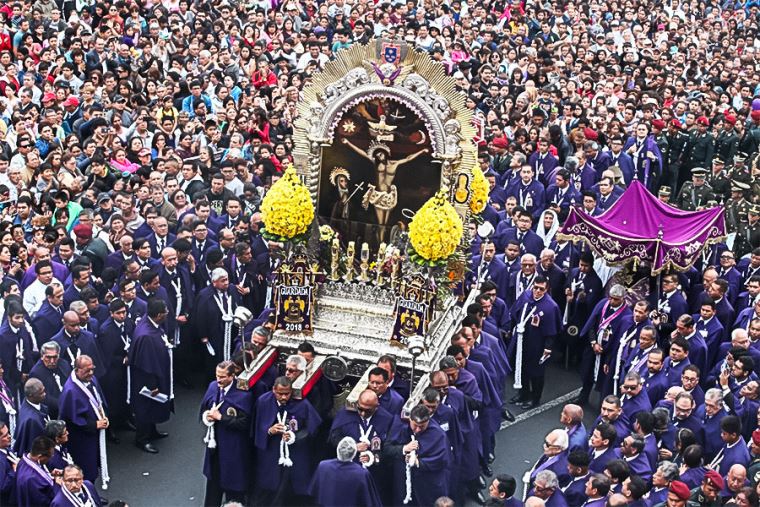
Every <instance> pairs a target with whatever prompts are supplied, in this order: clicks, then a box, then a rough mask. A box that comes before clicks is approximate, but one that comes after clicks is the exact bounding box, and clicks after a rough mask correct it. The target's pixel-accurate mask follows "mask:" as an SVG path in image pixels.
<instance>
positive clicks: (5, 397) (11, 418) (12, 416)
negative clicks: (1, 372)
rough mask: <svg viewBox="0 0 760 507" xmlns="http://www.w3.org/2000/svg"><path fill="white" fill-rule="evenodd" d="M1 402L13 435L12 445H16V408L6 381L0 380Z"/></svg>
mask: <svg viewBox="0 0 760 507" xmlns="http://www.w3.org/2000/svg"><path fill="white" fill-rule="evenodd" d="M0 402H2V404H3V408H4V409H5V413H6V414H8V426H9V428H8V429H9V430H10V432H11V433H10V434H11V445H12V444H13V443H14V435H15V434H16V414H17V412H16V408H15V407H14V406H13V399H12V398H11V396H10V390H9V389H8V386H7V385H6V384H5V381H4V380H2V379H0Z"/></svg>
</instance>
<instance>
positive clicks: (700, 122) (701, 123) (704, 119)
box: [697, 116, 710, 126]
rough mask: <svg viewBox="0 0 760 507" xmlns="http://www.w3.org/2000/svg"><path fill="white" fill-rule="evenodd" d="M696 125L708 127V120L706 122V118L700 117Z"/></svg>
mask: <svg viewBox="0 0 760 507" xmlns="http://www.w3.org/2000/svg"><path fill="white" fill-rule="evenodd" d="M697 123H699V124H700V125H705V126H710V120H708V119H707V117H706V116H700V117H699V118H697Z"/></svg>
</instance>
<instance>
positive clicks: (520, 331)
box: [514, 303, 538, 389]
mask: <svg viewBox="0 0 760 507" xmlns="http://www.w3.org/2000/svg"><path fill="white" fill-rule="evenodd" d="M536 308H538V306H534V307H533V308H532V309H531V310H530V312H528V303H525V306H523V311H522V315H523V316H522V318H521V319H520V322H518V323H517V326H516V327H515V331H517V350H516V351H515V383H514V388H515V389H522V366H523V364H522V353H523V335H524V334H525V324H527V323H528V320H530V318H531V317H533V314H534V313H536ZM526 312H527V315H526Z"/></svg>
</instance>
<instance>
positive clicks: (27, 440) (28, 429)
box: [13, 400, 49, 455]
mask: <svg viewBox="0 0 760 507" xmlns="http://www.w3.org/2000/svg"><path fill="white" fill-rule="evenodd" d="M48 419H49V417H48V410H47V407H46V406H45V404H44V403H43V404H42V405H40V410H37V409H36V408H34V407H33V406H31V405H30V404H29V402H28V401H27V400H24V402H23V403H21V406H20V407H19V411H18V419H17V420H16V435H15V437H14V440H15V441H14V443H13V450H14V451H15V452H16V454H18V455H21V454H23V453H26V452H29V450H30V449H31V448H32V441H33V440H34V439H35V438H37V437H39V436H40V435H42V434H43V433H44V431H45V424H46V423H47V421H48Z"/></svg>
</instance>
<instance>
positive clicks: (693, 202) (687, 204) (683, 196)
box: [678, 181, 715, 211]
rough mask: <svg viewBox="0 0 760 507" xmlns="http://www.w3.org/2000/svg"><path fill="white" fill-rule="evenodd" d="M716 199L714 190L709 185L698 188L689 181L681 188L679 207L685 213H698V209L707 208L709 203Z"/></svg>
mask: <svg viewBox="0 0 760 507" xmlns="http://www.w3.org/2000/svg"><path fill="white" fill-rule="evenodd" d="M714 198H715V196H714V195H713V189H712V187H711V186H710V185H708V184H707V183H705V184H704V185H700V186H698V187H696V186H694V183H693V182H691V181H687V182H686V183H684V184H683V187H681V193H680V194H679V196H678V207H679V208H681V209H682V210H684V211H696V210H697V208H702V207H705V206H707V201H709V200H711V199H714Z"/></svg>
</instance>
